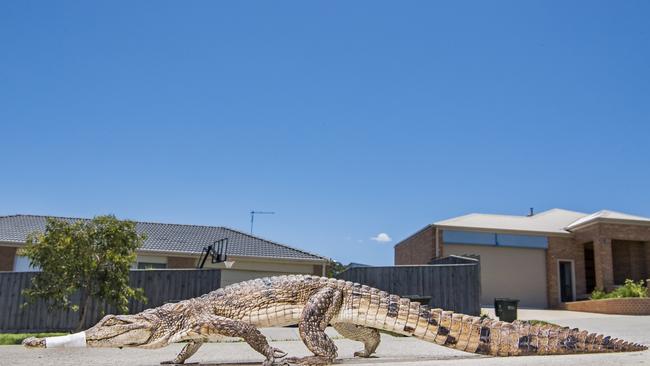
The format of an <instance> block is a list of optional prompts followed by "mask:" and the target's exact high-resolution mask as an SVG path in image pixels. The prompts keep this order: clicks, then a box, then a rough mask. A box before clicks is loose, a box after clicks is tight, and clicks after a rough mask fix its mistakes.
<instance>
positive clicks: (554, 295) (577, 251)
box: [546, 237, 587, 307]
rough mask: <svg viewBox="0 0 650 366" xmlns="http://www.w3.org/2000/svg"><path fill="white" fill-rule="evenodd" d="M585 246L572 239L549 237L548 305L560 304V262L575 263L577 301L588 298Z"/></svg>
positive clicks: (547, 255) (547, 263)
mask: <svg viewBox="0 0 650 366" xmlns="http://www.w3.org/2000/svg"><path fill="white" fill-rule="evenodd" d="M584 254H585V253H584V246H583V245H582V244H577V243H576V242H575V241H574V240H573V238H570V237H549V238H548V250H547V251H546V273H547V275H546V278H547V289H548V291H547V293H548V304H549V306H550V307H556V306H557V305H558V304H559V303H560V291H559V287H558V286H559V281H558V260H561V259H566V260H572V261H573V265H574V267H573V269H574V271H575V278H574V281H575V287H576V293H575V296H576V299H580V298H584V297H586V295H585V292H586V291H587V286H586V283H585V255H584Z"/></svg>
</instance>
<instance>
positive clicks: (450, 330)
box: [345, 286, 647, 356]
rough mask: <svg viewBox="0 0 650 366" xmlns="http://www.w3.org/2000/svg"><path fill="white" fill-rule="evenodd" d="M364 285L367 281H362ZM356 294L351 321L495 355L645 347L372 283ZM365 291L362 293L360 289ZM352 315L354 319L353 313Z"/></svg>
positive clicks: (350, 311)
mask: <svg viewBox="0 0 650 366" xmlns="http://www.w3.org/2000/svg"><path fill="white" fill-rule="evenodd" d="M363 287H366V286H363ZM365 289H366V290H369V291H360V295H359V296H352V304H351V305H352V306H351V307H348V308H347V309H345V310H347V311H345V313H346V314H347V317H348V319H349V320H351V321H352V322H353V323H355V324H358V325H363V326H368V327H372V328H376V329H380V330H384V331H389V332H395V333H400V334H404V335H409V336H414V337H417V338H420V339H423V340H425V341H428V342H432V343H436V344H439V345H442V346H446V347H449V348H453V349H457V350H460V351H465V352H472V353H478V354H485V355H492V356H524V355H555V354H568V353H604V352H632V351H643V350H646V349H647V347H646V346H643V345H640V344H635V343H630V342H625V341H623V340H619V339H616V338H614V339H612V338H611V337H606V336H603V335H597V334H594V333H589V332H587V331H581V330H579V329H570V328H563V327H560V326H556V325H550V324H545V325H533V324H530V323H528V322H522V321H515V322H513V323H508V322H502V321H496V320H492V319H489V318H479V317H475V316H470V315H464V314H455V313H453V312H451V311H443V310H442V309H430V308H429V307H427V306H424V305H420V303H419V302H415V301H410V300H408V299H403V298H400V297H398V296H395V295H389V294H387V293H385V292H381V291H378V290H376V291H375V289H372V288H368V287H366V288H365ZM361 294H363V295H361ZM350 318H351V319H350Z"/></svg>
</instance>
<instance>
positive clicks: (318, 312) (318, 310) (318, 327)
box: [284, 287, 342, 366]
mask: <svg viewBox="0 0 650 366" xmlns="http://www.w3.org/2000/svg"><path fill="white" fill-rule="evenodd" d="M341 302H342V295H341V291H340V290H337V289H333V288H330V287H325V288H322V289H321V290H319V291H318V292H317V293H315V294H314V295H312V297H310V298H309V300H308V301H307V304H305V308H304V309H303V311H302V319H301V320H300V323H298V330H299V331H300V337H301V338H302V341H303V342H304V343H305V345H306V346H307V348H309V350H310V351H311V352H312V353H314V356H309V357H301V358H297V357H291V358H286V359H284V362H285V363H288V364H298V365H301V366H321V365H330V364H332V362H333V361H334V359H335V358H336V356H337V354H336V350H337V348H336V345H335V344H334V342H333V341H332V339H331V338H330V337H329V336H327V334H325V328H327V325H328V324H329V322H330V320H332V318H333V317H334V315H336V313H337V312H338V310H339V308H340V307H341Z"/></svg>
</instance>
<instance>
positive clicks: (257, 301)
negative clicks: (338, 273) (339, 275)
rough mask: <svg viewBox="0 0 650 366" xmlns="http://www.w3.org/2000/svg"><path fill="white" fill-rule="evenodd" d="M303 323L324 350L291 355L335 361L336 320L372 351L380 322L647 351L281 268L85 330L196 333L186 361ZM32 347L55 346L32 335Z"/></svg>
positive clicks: (551, 344) (482, 343)
mask: <svg viewBox="0 0 650 366" xmlns="http://www.w3.org/2000/svg"><path fill="white" fill-rule="evenodd" d="M293 324H298V328H299V331H300V336H301V338H302V340H303V342H304V343H305V345H306V346H307V348H308V349H309V350H310V351H311V352H312V353H313V354H314V356H309V357H303V358H286V359H284V360H281V361H279V362H280V363H281V364H298V365H303V366H307V365H318V366H320V365H329V364H331V363H332V362H333V361H334V359H335V358H336V357H337V353H336V351H337V348H336V346H335V345H334V342H333V341H332V340H331V339H330V338H329V337H328V336H327V335H326V334H325V332H324V331H325V328H326V327H327V326H328V325H329V324H332V325H333V326H334V328H335V329H336V330H337V331H338V332H339V333H340V334H341V335H343V336H344V337H346V338H349V339H353V340H357V341H360V342H363V343H364V346H365V347H364V350H362V351H359V352H356V353H355V356H359V357H369V356H370V355H371V354H372V353H373V352H374V351H375V350H376V349H377V346H378V345H379V332H378V330H384V331H390V332H395V333H399V334H403V335H407V336H414V337H417V338H419V339H422V340H425V341H428V342H433V343H436V344H439V345H442V346H446V347H450V348H454V349H457V350H460V351H465V352H473V353H479V354H484V355H492V356H523V355H549V354H566V353H595V352H624V351H641V350H645V349H646V347H645V346H641V345H638V344H632V343H628V342H624V341H622V340H617V339H611V338H610V337H603V336H602V335H596V334H589V333H588V332H585V331H579V330H578V329H569V328H561V327H557V326H551V325H546V326H531V325H529V324H527V323H523V322H518V321H515V322H514V323H505V322H500V321H495V320H490V319H481V318H478V317H474V316H469V315H463V314H454V313H452V312H450V311H443V310H442V309H430V308H428V307H427V306H424V305H420V303H418V302H414V301H409V300H408V299H402V298H400V297H398V296H396V295H390V294H388V293H386V292H383V291H380V290H378V289H375V288H371V287H368V286H362V285H359V284H357V283H352V282H345V281H342V280H336V279H328V278H324V277H315V276H299V275H296V276H281V277H271V278H261V279H257V280H252V281H247V282H242V283H239V284H235V285H231V286H228V287H226V288H223V289H218V290H216V291H213V292H210V293H209V294H206V295H203V296H201V297H198V298H194V299H189V300H185V301H182V302H179V303H175V304H165V305H163V306H160V307H158V308H154V309H148V310H145V311H143V312H141V313H139V314H135V315H108V316H106V317H104V318H103V319H102V320H101V321H100V322H99V323H97V325H95V326H94V327H92V328H90V329H88V330H86V331H85V336H86V345H87V346H88V347H141V348H159V347H164V346H166V345H168V344H170V343H175V342H181V341H187V342H188V343H187V344H186V346H185V347H184V348H183V350H182V351H181V352H180V353H179V355H178V356H177V357H176V358H175V359H174V360H170V361H167V362H163V364H165V363H166V364H182V363H184V362H185V360H186V359H188V358H189V357H191V356H192V355H193V354H194V353H195V352H196V351H197V350H198V349H199V347H200V346H201V344H203V343H204V342H209V341H215V340H218V339H219V338H220V337H223V336H231V337H241V338H243V339H244V340H245V341H246V342H247V343H248V344H249V345H250V346H251V347H252V348H253V349H255V350H256V351H258V352H259V353H261V354H262V355H264V356H265V357H266V360H265V361H264V363H263V365H264V366H270V365H277V364H278V362H277V361H276V359H279V358H282V357H284V356H285V355H286V353H284V352H282V351H280V350H278V349H276V348H273V347H271V346H269V344H268V342H267V340H266V337H264V335H262V334H261V333H260V332H259V331H258V330H257V327H279V326H286V325H293ZM23 344H24V345H25V346H26V347H45V341H44V339H38V338H29V339H26V340H25V341H24V342H23Z"/></svg>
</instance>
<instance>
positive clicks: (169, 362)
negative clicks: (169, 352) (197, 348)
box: [160, 360, 199, 366]
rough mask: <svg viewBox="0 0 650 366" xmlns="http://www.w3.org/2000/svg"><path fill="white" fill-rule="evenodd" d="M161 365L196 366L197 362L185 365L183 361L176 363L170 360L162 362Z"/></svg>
mask: <svg viewBox="0 0 650 366" xmlns="http://www.w3.org/2000/svg"><path fill="white" fill-rule="evenodd" d="M160 364H161V365H173V366H181V365H182V366H192V365H198V364H199V363H198V362H190V363H185V361H180V362H179V361H176V360H170V361H163V362H161V363H160Z"/></svg>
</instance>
